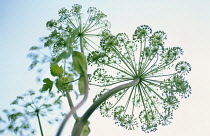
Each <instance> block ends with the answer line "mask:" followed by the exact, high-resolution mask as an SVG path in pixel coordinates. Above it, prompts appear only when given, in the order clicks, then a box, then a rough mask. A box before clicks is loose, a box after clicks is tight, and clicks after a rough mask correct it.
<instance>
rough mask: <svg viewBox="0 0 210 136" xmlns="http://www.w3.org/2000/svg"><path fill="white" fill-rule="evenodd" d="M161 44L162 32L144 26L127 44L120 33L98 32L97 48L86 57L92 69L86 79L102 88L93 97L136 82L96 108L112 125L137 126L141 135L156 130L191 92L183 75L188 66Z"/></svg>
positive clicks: (175, 50)
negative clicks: (137, 80)
mask: <svg viewBox="0 0 210 136" xmlns="http://www.w3.org/2000/svg"><path fill="white" fill-rule="evenodd" d="M165 40H166V34H165V32H163V31H157V32H154V33H152V29H151V28H150V27H149V26H147V25H142V26H139V27H137V29H136V30H135V32H134V34H133V40H129V38H128V36H127V35H126V34H125V33H120V34H118V35H116V36H114V35H112V34H111V33H110V32H109V31H105V32H104V35H103V36H102V37H101V42H100V47H99V49H98V50H97V51H93V52H91V53H89V55H88V58H87V59H88V62H89V64H90V65H94V64H96V66H97V69H96V70H95V71H94V72H93V74H92V78H91V79H92V81H93V80H95V81H96V82H98V83H100V85H99V86H101V87H103V88H105V89H103V92H100V93H99V94H100V95H101V94H103V93H105V92H107V91H108V89H109V88H110V87H113V86H114V85H118V84H120V83H126V82H128V81H132V80H134V79H136V78H138V79H139V82H138V83H137V84H136V85H135V86H132V87H129V88H126V89H124V90H121V91H119V92H118V93H116V94H115V95H113V96H112V97H111V98H109V99H108V100H106V102H104V103H103V104H102V105H101V106H100V111H101V114H102V115H103V116H106V117H109V116H113V117H114V119H115V121H116V124H118V125H120V126H122V127H124V128H126V129H129V130H131V129H134V128H135V127H137V126H140V124H141V128H142V130H143V131H144V132H151V131H156V130H157V126H158V125H168V124H169V123H170V119H172V115H173V111H174V110H176V109H177V108H178V106H179V103H180V102H179V99H180V98H187V97H189V95H190V94H191V87H190V85H189V83H188V82H187V81H186V80H185V77H184V76H185V75H186V74H187V73H189V72H190V71H191V66H190V64H189V63H187V62H186V61H181V62H178V63H177V59H179V58H180V56H181V55H182V54H183V50H182V49H181V48H180V47H168V48H166V47H164V46H165V43H164V41H165ZM104 90H106V91H104ZM97 97H98V95H97ZM97 97H96V98H95V99H94V100H97ZM110 112H112V113H110ZM136 114H137V115H138V116H137V115H136Z"/></svg>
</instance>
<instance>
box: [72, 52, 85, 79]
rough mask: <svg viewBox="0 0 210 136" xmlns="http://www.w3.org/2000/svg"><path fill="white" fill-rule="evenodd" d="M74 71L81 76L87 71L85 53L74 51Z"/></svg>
mask: <svg viewBox="0 0 210 136" xmlns="http://www.w3.org/2000/svg"><path fill="white" fill-rule="evenodd" d="M72 66H73V67H74V69H75V70H76V71H77V72H78V73H79V74H80V75H81V74H83V73H84V72H86V71H87V61H86V57H85V55H84V54H83V53H81V52H78V51H73V63H72Z"/></svg>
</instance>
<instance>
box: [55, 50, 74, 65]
mask: <svg viewBox="0 0 210 136" xmlns="http://www.w3.org/2000/svg"><path fill="white" fill-rule="evenodd" d="M70 56H71V52H70V51H63V52H62V53H61V54H60V55H58V57H57V58H56V59H55V61H54V63H58V62H59V61H61V60H62V59H68V58H69V57H70Z"/></svg>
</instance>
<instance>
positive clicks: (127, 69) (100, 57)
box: [0, 4, 191, 136]
mask: <svg viewBox="0 0 210 136" xmlns="http://www.w3.org/2000/svg"><path fill="white" fill-rule="evenodd" d="M58 14H59V19H57V20H50V21H48V22H47V24H46V26H47V28H48V29H49V30H50V31H51V33H50V34H49V36H46V37H43V38H42V41H43V42H44V47H38V46H33V47H31V53H30V54H29V55H28V57H30V58H31V59H32V64H31V65H30V67H29V68H30V69H33V68H34V67H35V66H37V64H41V63H47V64H48V66H49V70H50V74H51V75H50V77H46V78H44V79H43V86H42V89H41V90H40V92H42V93H49V94H51V93H53V94H55V92H54V91H56V92H57V94H56V95H55V96H59V97H58V98H61V97H63V96H64V97H66V98H67V100H68V103H69V107H70V111H69V112H68V113H67V114H66V116H65V117H64V119H63V121H62V123H61V125H60V127H59V128H58V131H57V133H56V136H60V135H61V133H62V130H63V129H64V127H65V125H66V122H67V121H68V119H69V118H70V117H71V116H72V115H73V116H74V118H75V123H74V126H73V128H72V133H71V135H72V136H88V134H89V133H90V128H89V124H90V122H89V121H88V119H89V117H90V116H91V115H92V113H93V112H94V111H95V110H96V109H99V110H100V113H101V115H102V116H103V117H113V119H114V121H115V124H117V125H118V126H121V127H124V128H125V129H128V130H134V129H135V128H137V127H141V129H142V130H143V131H144V132H146V133H148V132H154V131H156V130H157V127H158V125H168V124H170V122H171V119H172V118H173V112H174V110H176V109H177V108H178V106H179V104H180V98H187V97H189V95H190V94H191V87H190V85H189V83H188V81H187V80H186V79H185V76H186V75H187V74H188V73H189V72H190V71H191V66H190V64H189V63H188V62H186V61H178V60H179V58H180V56H181V55H183V50H182V49H181V48H180V47H166V46H165V40H166V39H167V37H166V34H165V32H163V31H156V32H152V29H151V28H150V27H149V26H148V25H142V26H139V27H137V29H136V30H135V31H134V34H133V37H132V40H130V39H129V38H128V36H127V35H126V34H125V33H119V34H117V35H113V34H112V33H111V31H110V30H109V28H110V23H109V22H108V21H107V20H106V19H105V18H106V15H105V14H104V13H102V12H101V11H100V10H97V9H96V8H94V7H90V8H89V9H88V10H87V16H86V14H82V6H81V5H78V4H75V5H73V6H72V9H70V10H68V9H66V8H62V9H61V10H59V12H58ZM85 17H86V19H84V18H85ZM94 37H97V38H98V39H99V43H96V42H95V39H93V38H94ZM43 49H49V54H48V55H46V54H45V53H43V52H42V50H43ZM41 55H42V57H40V56H41ZM44 69H46V68H44ZM89 69H91V70H89ZM39 71H41V70H39ZM95 86H99V87H100V88H101V91H100V92H98V94H97V95H96V96H95V98H94V99H93V104H92V105H91V106H90V107H89V108H88V109H87V111H85V113H84V114H83V115H82V116H81V117H79V116H78V114H77V112H78V111H77V110H78V109H79V108H80V107H81V106H82V105H83V104H84V103H85V102H86V100H87V97H88V93H89V90H92V89H94V87H95ZM71 92H74V93H75V95H76V97H79V96H83V98H82V100H81V101H79V103H78V104H77V105H76V106H75V105H74V103H73V99H72V96H70V94H71ZM40 99H42V98H40ZM15 102H16V101H15ZM26 108H27V107H26ZM40 111H41V110H40V109H37V108H33V112H35V113H41V112H40ZM8 115H9V114H8ZM38 115H39V114H36V116H37V117H38V120H40V119H39V116H38ZM40 115H41V114H40ZM0 121H1V120H0ZM2 122H3V120H2ZM40 126H41V123H40ZM40 129H41V127H40Z"/></svg>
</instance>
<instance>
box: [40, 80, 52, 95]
mask: <svg viewBox="0 0 210 136" xmlns="http://www.w3.org/2000/svg"><path fill="white" fill-rule="evenodd" d="M43 82H44V83H45V84H43V86H42V90H41V91H42V92H43V91H47V90H49V91H51V90H52V86H53V81H51V80H50V79H49V78H45V79H44V80H43Z"/></svg>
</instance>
